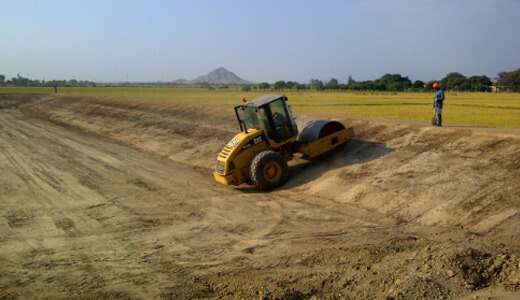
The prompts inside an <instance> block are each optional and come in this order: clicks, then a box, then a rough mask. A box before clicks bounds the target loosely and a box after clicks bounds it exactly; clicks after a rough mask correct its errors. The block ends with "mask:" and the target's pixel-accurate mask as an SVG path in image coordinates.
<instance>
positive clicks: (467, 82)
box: [244, 69, 520, 92]
mask: <svg viewBox="0 0 520 300" xmlns="http://www.w3.org/2000/svg"><path fill="white" fill-rule="evenodd" d="M435 82H438V83H439V84H440V85H441V88H442V89H444V90H450V91H472V92H489V91H491V87H492V86H493V81H491V79H490V78H489V77H487V76H485V75H480V76H471V77H466V76H464V75H462V74H461V73H458V72H451V73H448V74H446V76H445V77H444V78H442V79H440V80H431V81H428V82H424V81H421V80H415V81H413V82H412V80H410V78H408V77H407V76H404V77H403V76H402V75H401V74H389V73H387V74H385V75H383V76H382V77H381V78H379V79H376V80H366V81H356V80H354V79H353V78H352V76H349V77H348V80H347V82H346V83H339V81H338V80H337V79H336V78H331V79H330V80H329V81H328V82H323V81H321V80H318V79H314V78H313V79H311V80H310V81H309V83H298V82H296V81H287V82H286V81H283V80H280V81H277V82H275V83H274V84H269V83H267V82H262V83H259V84H257V85H256V86H255V87H254V88H256V89H260V90H267V89H274V90H284V89H289V90H291V89H296V90H309V89H316V90H354V91H367V90H368V91H396V92H402V91H416V92H430V91H433V87H432V85H433V83H435ZM495 86H499V87H503V88H502V89H501V90H505V91H513V92H520V69H518V70H516V71H513V72H501V73H499V74H498V77H497V78H496V84H495ZM244 89H247V88H246V87H244Z"/></svg>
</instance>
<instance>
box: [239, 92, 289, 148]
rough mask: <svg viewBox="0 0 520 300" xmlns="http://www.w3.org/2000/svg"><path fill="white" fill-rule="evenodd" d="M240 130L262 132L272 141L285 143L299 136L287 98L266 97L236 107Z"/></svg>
mask: <svg viewBox="0 0 520 300" xmlns="http://www.w3.org/2000/svg"><path fill="white" fill-rule="evenodd" d="M235 112H236V115H237V118H238V123H239V124H240V129H241V130H242V131H245V132H246V133H247V130H248V129H257V130H262V131H263V132H264V134H265V135H267V137H268V138H269V139H270V140H274V141H275V142H276V143H283V142H285V141H287V140H289V139H291V138H293V137H296V135H297V134H298V129H297V127H296V123H295V121H294V118H293V116H292V114H291V110H290V109H289V106H288V105H287V97H286V96H278V95H265V96H262V97H260V98H256V99H254V100H253V101H250V102H248V103H246V104H243V105H238V106H235Z"/></svg>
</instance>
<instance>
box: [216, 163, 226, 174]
mask: <svg viewBox="0 0 520 300" xmlns="http://www.w3.org/2000/svg"><path fill="white" fill-rule="evenodd" d="M225 167H226V163H225V162H223V161H221V160H217V173H219V174H224V168H225Z"/></svg>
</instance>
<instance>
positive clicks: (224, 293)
mask: <svg viewBox="0 0 520 300" xmlns="http://www.w3.org/2000/svg"><path fill="white" fill-rule="evenodd" d="M2 97H3V98H1V97H0V100H1V101H3V102H0V103H4V104H5V103H7V104H6V105H4V108H5V107H13V108H14V107H17V106H19V107H20V111H21V112H23V114H22V113H20V112H18V111H17V110H14V109H0V149H1V150H2V151H1V152H0V155H1V156H0V164H1V169H2V171H3V172H2V173H1V174H0V196H1V198H2V199H5V200H4V201H3V202H2V203H1V204H0V205H1V211H2V213H0V216H1V217H3V220H4V222H3V223H0V226H1V227H0V228H1V229H2V232H3V234H2V235H0V270H1V271H0V296H2V297H4V298H5V297H16V296H22V297H30V296H31V295H34V294H36V293H39V295H42V296H46V297H110V298H118V297H119V298H129V297H139V298H153V297H159V298H161V297H163V298H178V299H186V298H235V299H244V298H266V299H308V298H313V297H314V298H315V299H316V298H317V299H341V298H352V299H414V298H418V299H421V298H423V299H439V298H456V297H471V298H472V297H501V298H504V299H507V298H508V297H509V298H510V299H515V297H518V295H519V291H518V289H519V288H520V246H519V245H520V240H519V235H518V233H519V232H520V220H519V219H520V218H519V211H518V210H519V207H520V196H519V195H520V187H519V184H518V182H520V181H519V180H520V157H519V156H518V153H519V150H520V136H519V135H518V134H516V133H514V132H510V131H508V132H504V133H501V132H487V131H480V130H470V129H458V128H431V127H429V126H422V125H417V124H409V123H401V122H393V121H388V122H387V121H375V120H363V119H359V118H342V119H341V121H342V122H344V123H345V124H346V125H348V126H353V127H354V130H355V132H356V139H355V140H353V141H351V142H349V144H348V146H347V147H346V149H345V151H344V152H341V153H338V154H336V155H335V156H334V157H333V158H331V159H329V160H321V161H313V162H306V161H303V160H295V161H292V162H291V164H290V172H291V174H290V179H289V182H288V183H287V184H286V185H285V186H284V187H282V188H280V189H278V190H276V191H273V192H270V193H263V192H258V191H257V190H255V189H254V188H252V187H249V186H242V187H239V188H233V187H226V186H222V185H220V184H217V183H215V182H214V181H213V180H212V178H211V171H212V169H213V166H214V161H215V157H216V155H217V154H218V152H219V151H220V149H221V147H222V146H223V145H224V144H225V143H226V142H227V141H228V140H229V139H231V137H232V136H233V135H234V134H235V133H236V131H237V130H238V126H237V124H236V120H235V117H234V115H233V111H232V108H222V107H218V106H210V105H189V104H179V103H169V102H164V101H143V100H123V99H109V98H88V97H69V96H59V97H56V96H54V95H53V96H41V97H39V100H36V99H31V100H36V101H33V102H32V103H28V102H30V101H25V100H23V99H14V98H13V99H14V100H12V99H11V98H9V97H10V96H2ZM20 101H22V102H24V101H25V102H26V103H25V104H23V103H20ZM9 103H18V104H16V105H14V104H13V105H10V104H9ZM19 104H21V105H19ZM297 115H298V114H297ZM300 115H302V114H300ZM34 116H36V117H38V118H34ZM46 120H51V121H53V122H54V123H57V124H51V123H49V122H47V121H46ZM60 125H61V126H60ZM63 125H65V126H63ZM71 127H72V128H71ZM77 129H80V130H77ZM92 133H94V134H92ZM106 137H108V138H109V139H108V138H106ZM114 140H115V141H114ZM127 145H132V147H128V146H127ZM157 154H159V155H157ZM161 156H162V157H161Z"/></svg>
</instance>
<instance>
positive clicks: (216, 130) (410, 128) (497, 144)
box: [23, 97, 520, 234]
mask: <svg viewBox="0 0 520 300" xmlns="http://www.w3.org/2000/svg"><path fill="white" fill-rule="evenodd" d="M23 111H24V112H27V113H30V114H33V115H36V116H40V117H44V118H46V119H50V120H53V121H57V122H60V123H63V124H67V125H72V126H75V127H78V128H81V129H83V130H87V131H91V132H95V133H98V134H101V135H103V136H107V137H110V138H113V139H116V140H119V141H122V142H125V143H128V144H131V145H134V146H136V147H138V148H140V149H144V150H147V151H150V152H153V153H158V154H161V155H163V156H165V157H168V158H170V159H172V160H174V161H179V162H183V163H188V164H190V165H193V166H196V167H200V168H207V169H208V176H210V175H211V174H210V172H209V171H210V170H211V171H212V170H213V167H214V164H215V161H216V159H215V156H216V154H218V153H219V151H220V150H221V148H222V146H223V145H224V144H225V142H226V141H228V140H230V139H231V138H232V137H233V136H234V134H236V133H237V131H238V125H237V122H236V120H235V116H234V114H233V110H232V108H231V107H229V108H223V107H219V106H208V105H186V104H175V103H168V102H164V101H140V100H113V99H93V98H81V97H61V98H57V99H52V100H47V101H43V102H39V103H37V104H33V105H26V106H24V108H23ZM299 115H300V116H302V115H303V114H301V113H300V114H298V113H296V117H298V116H299ZM307 116H308V115H307ZM311 117H312V115H311ZM320 117H323V116H320ZM340 121H342V122H343V123H345V124H346V125H347V126H352V127H354V129H355V133H356V137H355V141H353V142H351V143H350V145H349V146H348V147H347V149H346V150H345V151H344V153H342V154H341V155H336V156H335V157H334V159H332V160H330V161H327V162H323V161H320V162H314V163H313V162H311V163H303V162H302V161H295V162H294V163H292V165H293V168H292V171H293V172H292V173H293V174H291V176H290V178H291V179H290V181H289V183H288V185H287V186H286V187H285V189H291V190H297V191H298V192H299V193H307V194H311V195H314V196H316V195H317V196H319V197H327V198H331V199H334V201H336V202H339V203H348V204H354V205H356V206H360V207H363V208H365V209H368V210H370V211H376V212H378V213H381V214H383V215H385V216H386V215H390V216H392V217H393V218H396V219H397V220H402V221H407V222H409V221H413V222H416V223H419V224H422V225H441V226H463V227H464V226H466V227H468V228H470V229H472V230H474V231H477V232H486V231H488V230H490V229H494V230H499V228H507V229H508V231H510V230H511V228H516V229H520V223H519V221H520V218H517V217H515V216H518V215H519V212H520V202H519V201H520V198H519V195H520V184H518V182H520V155H518V153H520V132H519V133H518V134H514V133H511V131H508V132H507V133H498V132H491V133H490V132H486V131H479V130H471V129H458V128H441V129H439V128H432V127H430V126H421V125H408V124H403V123H401V124H398V123H397V124H396V123H394V122H384V121H365V120H360V119H354V118H343V119H340ZM300 171H302V172H300ZM518 233H520V231H517V232H515V234H518Z"/></svg>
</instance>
